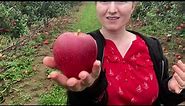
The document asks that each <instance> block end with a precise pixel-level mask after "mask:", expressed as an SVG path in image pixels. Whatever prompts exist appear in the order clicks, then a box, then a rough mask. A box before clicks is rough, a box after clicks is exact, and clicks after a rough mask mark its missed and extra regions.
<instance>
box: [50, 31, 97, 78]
mask: <svg viewBox="0 0 185 106" xmlns="http://www.w3.org/2000/svg"><path fill="white" fill-rule="evenodd" d="M53 56H54V60H55V62H56V65H57V68H58V69H59V70H61V71H62V72H63V74H64V75H66V76H67V77H68V78H70V77H75V78H78V74H79V73H80V72H81V71H84V70H85V71H87V72H89V73H90V72H91V71H92V67H93V63H94V61H95V60H96V57H97V44H96V41H95V40H94V38H93V37H92V36H90V35H88V34H86V33H83V32H65V33H62V34H60V35H59V36H58V38H57V39H56V40H55V42H54V44H53Z"/></svg>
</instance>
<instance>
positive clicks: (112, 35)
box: [100, 27, 130, 42]
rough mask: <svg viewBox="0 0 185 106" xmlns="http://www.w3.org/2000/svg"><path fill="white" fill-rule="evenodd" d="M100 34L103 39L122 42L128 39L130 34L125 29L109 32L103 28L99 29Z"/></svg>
mask: <svg viewBox="0 0 185 106" xmlns="http://www.w3.org/2000/svg"><path fill="white" fill-rule="evenodd" d="M100 32H101V33H102V35H103V36H104V38H105V39H109V40H112V41H118V42H119V41H122V40H126V39H128V38H130V36H129V35H130V34H129V32H128V31H127V30H126V29H124V28H123V29H121V30H117V31H111V30H106V29H105V28H103V27H102V28H101V29H100Z"/></svg>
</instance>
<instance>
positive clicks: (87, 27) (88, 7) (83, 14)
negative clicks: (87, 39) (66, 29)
mask: <svg viewBox="0 0 185 106" xmlns="http://www.w3.org/2000/svg"><path fill="white" fill-rule="evenodd" d="M76 15H77V18H78V19H77V22H76V23H74V24H73V25H72V26H71V28H72V30H73V31H77V30H78V29H80V30H81V32H89V31H93V30H95V29H97V28H99V26H100V24H99V22H98V20H97V17H96V7H95V3H94V2H86V4H85V5H84V6H83V7H82V11H80V12H79V13H77V14H76Z"/></svg>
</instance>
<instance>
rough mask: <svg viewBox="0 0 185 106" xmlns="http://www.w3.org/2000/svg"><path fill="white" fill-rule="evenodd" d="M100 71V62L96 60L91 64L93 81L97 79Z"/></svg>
mask: <svg viewBox="0 0 185 106" xmlns="http://www.w3.org/2000/svg"><path fill="white" fill-rule="evenodd" d="M100 71H101V62H100V61H99V60H96V61H95V62H94V64H93V68H92V73H91V76H92V77H93V78H94V79H97V78H98V77H99V74H100Z"/></svg>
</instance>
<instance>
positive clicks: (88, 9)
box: [39, 2, 100, 105]
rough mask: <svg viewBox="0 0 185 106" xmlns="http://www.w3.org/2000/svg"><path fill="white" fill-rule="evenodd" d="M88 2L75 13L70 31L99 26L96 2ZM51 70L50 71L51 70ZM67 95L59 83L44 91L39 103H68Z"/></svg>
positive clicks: (90, 29) (91, 28)
mask: <svg viewBox="0 0 185 106" xmlns="http://www.w3.org/2000/svg"><path fill="white" fill-rule="evenodd" d="M85 3H86V4H84V5H82V6H81V9H80V11H79V12H77V13H75V16H74V17H76V22H74V23H73V24H71V25H69V26H67V27H68V29H69V31H77V30H78V29H80V30H81V32H89V31H93V30H95V29H97V28H99V25H100V24H99V22H98V21H97V18H96V10H95V9H96V8H95V4H94V2H85ZM50 71H51V70H49V71H48V72H50ZM66 100H67V96H66V94H65V89H63V88H62V87H61V86H59V85H57V84H56V85H55V87H54V88H52V89H51V91H49V92H47V93H44V94H42V95H41V96H40V99H39V103H40V104H42V105H50V104H57V105H58V104H60V105H64V104H66Z"/></svg>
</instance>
